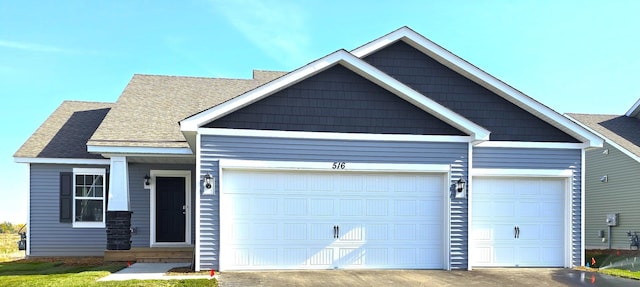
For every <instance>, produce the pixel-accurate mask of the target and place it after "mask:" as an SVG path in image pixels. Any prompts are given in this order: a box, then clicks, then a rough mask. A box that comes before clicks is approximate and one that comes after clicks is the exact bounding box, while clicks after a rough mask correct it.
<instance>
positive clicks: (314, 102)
mask: <svg viewBox="0 0 640 287" xmlns="http://www.w3.org/2000/svg"><path fill="white" fill-rule="evenodd" d="M205 127H207V128H232V129H253V130H282V131H308V132H339V133H369V134H414V135H458V136H466V134H465V133H463V132H461V131H460V130H458V129H456V128H454V127H452V126H451V125H449V124H448V123H445V122H444V121H442V120H440V119H438V118H436V117H434V116H432V115H430V114H428V113H425V112H424V111H423V110H421V109H419V108H418V107H416V106H414V105H412V104H410V103H408V102H406V101H405V100H403V99H401V98H399V97H397V96H396V95H394V94H392V93H391V92H389V91H387V90H385V89H383V88H381V87H380V86H378V85H376V84H374V83H372V82H370V81H369V80H367V79H365V78H363V77H361V76H360V75H358V74H356V73H354V72H353V71H351V70H349V69H347V68H345V67H344V66H342V65H340V64H338V65H335V66H332V67H331V68H328V69H326V70H324V71H322V72H319V73H317V74H315V75H313V76H310V77H309V78H307V79H305V80H304V81H301V82H298V83H296V84H294V85H291V86H289V87H287V88H285V89H283V90H281V91H278V92H275V93H274V94H272V95H271V96H269V97H266V98H264V99H262V100H260V101H258V102H255V103H253V104H251V105H249V106H246V107H244V108H242V109H239V110H237V111H235V112H233V113H230V114H228V115H226V116H223V117H221V118H219V119H217V120H214V121H213V122H211V123H209V124H207V125H205Z"/></svg>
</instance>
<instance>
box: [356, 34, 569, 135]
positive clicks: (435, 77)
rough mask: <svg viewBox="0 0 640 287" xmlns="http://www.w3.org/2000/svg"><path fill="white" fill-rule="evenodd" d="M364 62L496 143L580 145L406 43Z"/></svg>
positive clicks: (387, 49)
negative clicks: (466, 121) (479, 128)
mask: <svg viewBox="0 0 640 287" xmlns="http://www.w3.org/2000/svg"><path fill="white" fill-rule="evenodd" d="M364 60H365V61H367V62H368V63H370V64H371V65H373V66H375V67H377V68H378V69H380V70H382V71H384V72H385V73H387V74H389V75H390V76H392V77H394V78H396V79H398V80H399V81H401V82H403V83H405V84H407V85H408V86H410V87H412V88H413V89H415V90H416V91H418V92H420V93H422V94H423V95H426V96H428V97H429V98H431V99H432V100H434V101H436V102H438V103H439V104H441V105H443V106H445V107H447V108H449V109H451V110H453V111H455V112H456V113H458V114H460V115H462V116H464V117H465V118H467V119H469V120H471V121H473V122H475V123H477V124H479V125H481V126H483V127H484V128H486V129H488V130H490V131H491V140H492V141H517V142H564V143H576V142H580V141H578V140H576V139H575V138H573V137H572V136H570V135H568V134H566V133H565V132H563V131H561V130H559V129H558V128H556V127H554V126H552V125H551V124H549V123H547V122H545V121H543V120H541V119H540V118H538V117H536V116H534V115H533V114H531V113H529V112H528V111H525V110H524V109H522V108H521V107H519V106H517V105H515V104H513V103H511V102H509V101H507V100H506V99H505V98H503V97H501V96H499V95H497V94H495V93H494V92H492V91H490V90H488V89H486V88H484V87H482V86H481V85H479V84H477V83H476V82H473V81H471V80H469V79H468V78H466V77H464V76H462V75H460V74H459V73H457V72H455V71H453V70H451V69H450V68H448V67H446V66H445V65H443V64H441V63H439V62H437V61H435V60H434V59H433V58H431V57H429V56H428V55H426V54H424V53H422V52H420V51H419V50H418V49H415V48H413V47H412V46H410V45H409V44H407V43H405V42H404V41H402V40H399V41H396V42H394V43H392V44H390V45H388V46H386V47H384V48H382V49H380V50H378V51H376V52H374V53H372V54H369V55H367V56H366V57H365V58H364Z"/></svg>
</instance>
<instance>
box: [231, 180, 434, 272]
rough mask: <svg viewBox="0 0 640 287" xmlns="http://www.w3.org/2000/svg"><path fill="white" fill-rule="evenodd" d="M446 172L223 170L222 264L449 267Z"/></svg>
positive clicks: (238, 267) (250, 266) (256, 266)
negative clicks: (445, 203)
mask: <svg viewBox="0 0 640 287" xmlns="http://www.w3.org/2000/svg"><path fill="white" fill-rule="evenodd" d="M444 181H445V177H444V176H443V175H433V174H421V173H394V174H391V173H355V172H340V173H335V172H303V171H291V172H285V171H277V172H267V171H237V170H231V171H227V170H225V171H224V172H223V179H222V182H221V184H222V187H221V201H220V204H221V259H220V267H221V270H224V269H226V270H248V269H333V268H424V269H442V268H443V267H444V249H445V248H444V242H443V239H444V217H443V214H444V200H443V198H444Z"/></svg>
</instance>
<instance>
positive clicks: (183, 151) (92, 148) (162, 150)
mask: <svg viewBox="0 0 640 287" xmlns="http://www.w3.org/2000/svg"><path fill="white" fill-rule="evenodd" d="M87 152H90V153H99V154H123V153H125V154H136V155H145V154H146V155H155V154H161V155H183V156H184V155H193V152H191V149H189V148H186V147H135V146H132V147H126V146H97V145H87Z"/></svg>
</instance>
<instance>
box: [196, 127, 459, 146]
mask: <svg viewBox="0 0 640 287" xmlns="http://www.w3.org/2000/svg"><path fill="white" fill-rule="evenodd" d="M198 134H202V135H216V136H243V137H266V138H300V139H319V140H362V141H402V142H465V143H466V142H470V141H471V140H472V138H471V137H470V136H436V135H408V134H406V135H405V134H365V133H333V132H302V131H272V130H251V129H225V128H199V129H198Z"/></svg>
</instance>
